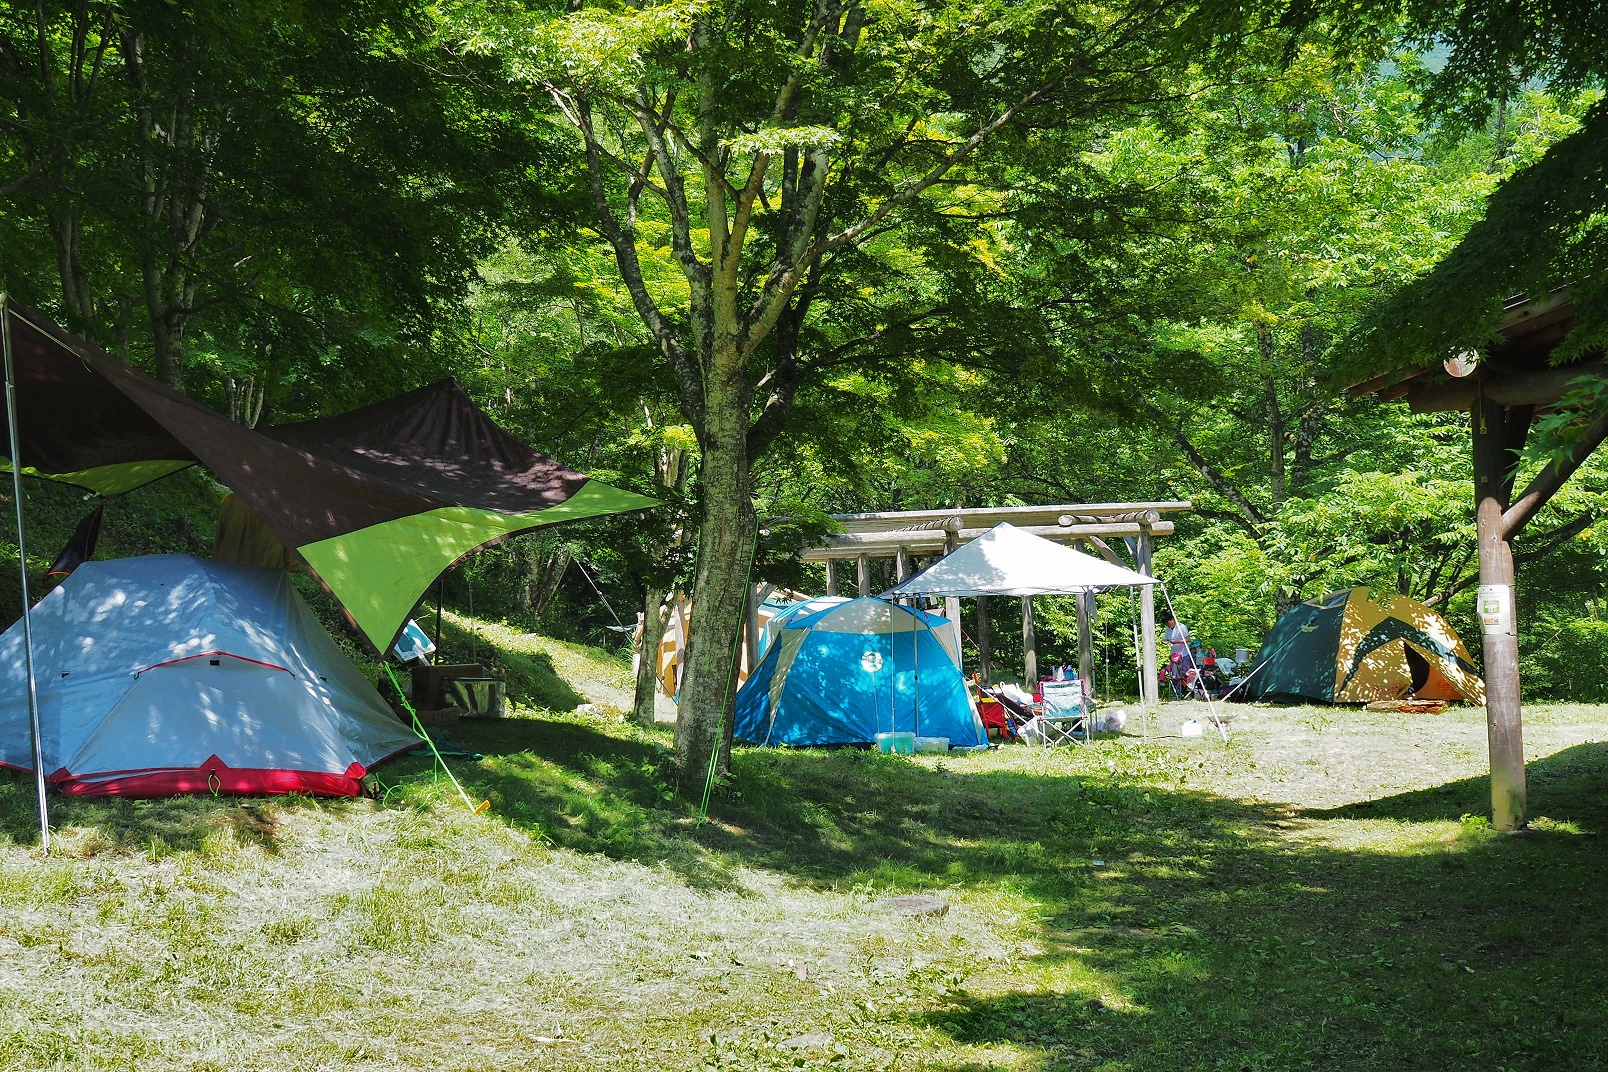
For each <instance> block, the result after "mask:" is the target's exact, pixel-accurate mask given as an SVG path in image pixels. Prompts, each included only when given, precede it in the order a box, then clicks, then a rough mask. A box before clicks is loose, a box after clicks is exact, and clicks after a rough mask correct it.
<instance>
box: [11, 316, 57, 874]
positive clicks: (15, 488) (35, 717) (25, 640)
mask: <svg viewBox="0 0 1608 1072" xmlns="http://www.w3.org/2000/svg"><path fill="white" fill-rule="evenodd" d="M0 349H4V351H5V366H6V431H7V433H8V434H9V435H10V437H11V494H12V505H13V506H15V507H16V511H15V512H16V515H17V573H18V576H19V577H20V579H21V582H22V653H23V654H22V661H23V666H24V667H25V668H26V670H27V674H28V732H29V734H30V735H31V736H32V738H33V742H32V743H33V768H34V790H35V792H36V793H37V794H38V796H39V847H40V848H41V849H42V850H43V851H44V854H45V855H46V856H49V855H50V805H49V804H48V803H46V801H45V752H44V743H43V741H42V740H41V739H40V735H39V690H38V685H37V683H36V681H35V680H34V660H33V621H32V617H31V614H30V607H29V600H28V546H27V544H26V542H25V541H24V539H23V532H22V465H21V464H20V463H19V461H18V460H17V450H18V441H19V439H20V438H21V437H20V436H19V435H18V434H17V382H16V381H17V377H16V370H15V368H14V367H13V363H12V360H11V299H10V298H9V297H8V296H6V295H4V294H0Z"/></svg>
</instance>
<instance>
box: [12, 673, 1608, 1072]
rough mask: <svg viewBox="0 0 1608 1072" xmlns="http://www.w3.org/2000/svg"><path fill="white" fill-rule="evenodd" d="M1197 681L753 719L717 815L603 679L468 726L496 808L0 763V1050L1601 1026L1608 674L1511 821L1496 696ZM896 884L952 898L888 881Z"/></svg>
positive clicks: (1057, 1038)
mask: <svg viewBox="0 0 1608 1072" xmlns="http://www.w3.org/2000/svg"><path fill="white" fill-rule="evenodd" d="M1191 713H1192V710H1191V708H1190V707H1189V705H1187V704H1180V705H1168V706H1167V707H1165V708H1164V709H1163V711H1162V713H1161V715H1160V716H1158V718H1157V719H1155V720H1154V721H1153V724H1152V729H1153V731H1154V735H1153V736H1152V738H1151V739H1149V740H1147V739H1145V738H1144V737H1143V736H1126V737H1118V738H1108V739H1105V740H1102V741H1099V742H1097V743H1096V744H1095V745H1093V746H1091V747H1088V748H1078V749H1072V750H1066V749H1062V750H1056V751H1053V752H1049V753H1044V752H1037V751H1033V750H1029V749H1023V748H1014V749H1003V750H1000V751H997V752H993V753H988V754H984V755H971V756H953V757H893V756H880V755H875V754H867V753H860V752H854V751H836V752H814V751H801V752H784V751H771V750H757V749H738V751H737V752H736V754H735V756H734V766H735V772H734V777H733V779H732V781H731V783H730V784H729V785H728V786H726V787H724V788H723V789H722V791H721V792H719V793H717V796H716V799H715V801H714V803H713V806H712V808H711V815H710V822H708V823H706V824H703V825H702V826H699V825H697V824H695V823H694V822H693V821H692V820H693V815H692V812H691V810H690V809H689V807H688V806H687V805H686V804H685V802H684V801H682V800H680V799H679V798H672V799H666V795H665V788H666V786H667V785H668V784H669V783H670V782H671V781H672V780H673V766H672V765H671V763H672V758H671V753H670V741H669V737H668V734H667V733H666V732H665V731H664V730H659V729H654V730H641V729H638V728H635V727H632V726H629V725H625V724H623V723H621V722H619V721H618V720H617V719H616V718H615V717H614V716H613V715H612V714H608V713H606V712H605V713H604V714H603V715H601V716H599V717H587V716H584V715H564V716H556V717H554V716H538V715H537V714H536V713H535V712H533V711H531V710H530V709H528V708H525V707H523V706H521V707H518V708H516V710H515V717H511V718H508V719H504V720H501V721H493V722H484V723H464V724H461V725H459V726H454V727H449V728H448V729H447V730H446V732H445V733H444V734H443V736H444V737H446V738H448V742H447V743H449V744H459V745H463V746H464V750H466V751H471V752H478V753H482V754H484V756H485V758H484V759H483V760H480V761H474V760H472V759H467V758H449V759H448V762H449V763H452V764H453V765H454V766H453V769H454V771H455V772H456V773H457V774H458V776H459V777H460V779H462V780H463V781H464V784H465V787H466V788H467V789H468V790H469V792H470V794H471V795H472V796H474V797H476V799H489V800H491V801H492V808H491V811H490V813H489V814H485V815H472V814H469V813H468V812H467V811H466V810H465V809H464V808H463V806H462V802H461V801H460V800H458V799H457V797H456V794H455V793H454V792H453V791H452V789H451V787H450V785H448V784H447V783H446V782H445V780H439V781H438V780H437V779H435V778H433V777H432V774H431V762H432V761H430V760H427V759H420V758H408V759H405V760H402V761H398V762H396V763H393V764H388V765H387V766H386V767H383V768H381V769H380V770H379V771H378V772H376V776H375V777H376V781H379V782H383V784H384V789H382V791H381V794H380V795H379V797H378V798H377V799H369V800H353V801H320V802H314V801H309V800H305V799H295V798H288V799H282V800H273V801H231V800H214V799H211V798H192V799H185V800H173V801H151V802H130V801H98V802H92V801H77V800H59V801H58V803H59V805H60V806H59V809H58V817H59V819H60V820H61V823H62V825H61V826H60V827H59V828H58V829H60V830H62V831H64V836H63V837H62V838H61V839H60V840H61V841H62V842H64V847H67V848H68V849H69V851H68V852H66V853H63V854H62V855H59V856H56V857H52V858H51V859H48V860H46V859H42V858H40V857H39V856H38V855H37V852H36V850H35V849H34V848H33V842H32V841H31V839H30V833H29V822H30V820H31V817H32V812H31V809H32V800H31V795H30V793H29V792H28V790H30V789H31V784H30V783H28V782H27V781H26V779H24V778H21V777H17V776H14V775H10V774H7V775H3V776H0V835H3V836H4V837H5V838H6V839H8V840H7V841H6V843H5V845H4V847H3V848H0V995H3V996H4V997H5V1001H4V1002H0V1070H10V1069H19V1070H20V1069H30V1070H31V1069H34V1068H88V1069H101V1068H121V1069H130V1068H133V1069H168V1068H177V1069H187V1070H195V1069H206V1068H220V1069H221V1068H230V1069H237V1068H252V1069H263V1070H267V1072H275V1070H290V1069H295V1070H297V1072H301V1070H303V1069H320V1068H328V1069H381V1068H384V1069H390V1068H398V1067H406V1068H419V1069H426V1068H428V1069H452V1070H460V1072H461V1070H469V1069H493V1068H495V1069H518V1068H543V1069H548V1068H556V1069H582V1068H586V1069H594V1068H607V1069H701V1068H729V1069H782V1068H832V1069H852V1070H868V1072H869V1070H877V1072H884V1070H887V1069H891V1068H898V1069H904V1070H908V1069H934V1070H937V1069H943V1070H962V1069H966V1070H979V1069H985V1068H986V1069H1007V1068H1014V1069H1023V1070H1049V1069H1062V1068H1078V1069H1084V1068H1088V1069H1110V1070H1118V1069H1122V1070H1137V1069H1219V1068H1235V1069H1286V1068H1305V1067H1316V1068H1336V1069H1359V1070H1363V1069H1370V1070H1371V1069H1395V1068H1406V1067H1421V1068H1451V1067H1490V1068H1498V1067H1501V1068H1509V1069H1545V1068H1584V1067H1593V1066H1595V1065H1600V1064H1603V1063H1608V1044H1605V1042H1604V1038H1603V1035H1602V1032H1601V1030H1600V1023H1601V1018H1602V1012H1603V1009H1602V1002H1603V999H1602V994H1603V993H1604V992H1605V991H1608V969H1604V968H1601V967H1600V966H1599V965H1600V961H1601V957H1600V950H1601V949H1602V948H1603V947H1604V942H1605V940H1608V922H1605V921H1608V883H1605V882H1604V881H1603V880H1604V878H1605V877H1608V876H1605V874H1604V871H1605V864H1604V862H1603V859H1602V853H1601V851H1600V842H1599V840H1598V839H1597V837H1596V836H1595V835H1596V833H1597V832H1598V831H1600V830H1602V829H1603V827H1604V820H1605V818H1608V794H1605V793H1604V790H1605V789H1608V773H1605V772H1608V744H1605V743H1604V741H1605V739H1608V722H1605V721H1604V720H1603V719H1602V715H1603V713H1604V712H1603V711H1602V709H1593V708H1562V707H1554V708H1551V709H1549V710H1548V711H1547V712H1546V713H1545V714H1544V716H1542V717H1538V718H1537V719H1536V721H1535V724H1534V726H1533V727H1528V729H1530V732H1529V733H1527V744H1528V746H1529V747H1530V748H1531V749H1532V757H1533V762H1532V766H1531V785H1532V801H1533V803H1534V806H1535V810H1536V812H1537V814H1539V815H1544V816H1546V817H1547V818H1545V819H1537V820H1536V821H1535V822H1534V823H1533V824H1532V828H1531V830H1530V831H1529V832H1528V833H1526V834H1523V835H1518V836H1515V835H1507V834H1500V833H1497V832H1495V831H1492V830H1491V829H1490V828H1489V824H1488V823H1486V822H1483V820H1482V818H1481V817H1482V816H1483V815H1484V814H1485V807H1486V802H1485V799H1484V797H1485V794H1486V787H1485V783H1484V779H1483V777H1482V776H1481V774H1480V773H1479V772H1480V766H1481V762H1482V759H1483V751H1482V742H1483V733H1484V729H1483V724H1482V721H1481V719H1480V716H1479V714H1478V713H1477V712H1469V711H1461V710H1456V709H1454V710H1452V711H1449V712H1447V713H1445V714H1443V715H1438V716H1433V717H1432V718H1427V719H1418V720H1416V721H1415V720H1413V719H1411V718H1408V717H1405V716H1395V715H1372V714H1363V713H1357V712H1351V711H1338V710H1325V711H1321V712H1318V711H1312V710H1301V709H1296V710H1279V709H1272V708H1247V709H1240V710H1237V711H1236V712H1235V715H1236V718H1235V735H1234V737H1233V739H1232V740H1231V742H1230V743H1229V744H1228V745H1227V746H1224V745H1222V744H1221V743H1220V742H1216V741H1212V740H1206V741H1184V740H1183V739H1181V738H1178V737H1176V736H1172V735H1166V736H1164V735H1163V733H1164V732H1165V731H1167V730H1168V724H1170V723H1171V722H1173V721H1175V720H1181V719H1182V718H1184V717H1188V716H1189V715H1190V714H1191ZM1172 729H1173V730H1176V727H1175V726H1173V727H1172ZM1538 876H1544V882H1543V881H1540V880H1539V879H1538ZM903 893H927V894H936V895H937V896H940V897H942V898H943V899H944V900H945V901H947V902H948V903H950V905H951V906H952V907H951V909H950V911H949V913H948V914H947V915H945V916H943V917H939V918H932V919H927V918H923V919H919V920H909V919H904V918H901V917H895V916H892V915H890V914H888V913H886V912H884V911H879V910H878V909H877V907H876V906H877V904H878V902H879V901H881V900H882V899H884V898H886V897H888V896H890V895H893V894H903ZM1538 920H1544V925H1538V923H1537V921H1538Z"/></svg>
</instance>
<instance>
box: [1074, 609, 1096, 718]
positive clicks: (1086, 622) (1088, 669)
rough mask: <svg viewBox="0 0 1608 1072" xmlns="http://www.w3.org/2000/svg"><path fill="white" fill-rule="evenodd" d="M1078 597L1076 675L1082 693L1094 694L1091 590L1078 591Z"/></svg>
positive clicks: (1086, 694)
mask: <svg viewBox="0 0 1608 1072" xmlns="http://www.w3.org/2000/svg"><path fill="white" fill-rule="evenodd" d="M1077 599H1078V677H1080V678H1082V679H1083V694H1084V695H1085V696H1093V695H1094V634H1093V632H1092V627H1093V624H1092V623H1093V620H1094V614H1093V610H1094V607H1093V604H1094V593H1093V592H1079V593H1078V595H1077Z"/></svg>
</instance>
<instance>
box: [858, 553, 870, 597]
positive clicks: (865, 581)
mask: <svg viewBox="0 0 1608 1072" xmlns="http://www.w3.org/2000/svg"><path fill="white" fill-rule="evenodd" d="M854 579H855V582H856V583H857V584H858V585H859V586H860V598H862V599H864V598H865V597H866V596H868V595H870V594H871V556H870V555H861V556H860V557H859V558H856V559H855V560H854Z"/></svg>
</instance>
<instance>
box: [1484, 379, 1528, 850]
mask: <svg viewBox="0 0 1608 1072" xmlns="http://www.w3.org/2000/svg"><path fill="white" fill-rule="evenodd" d="M1533 413H1534V409H1533V407H1528V406H1524V407H1514V408H1513V409H1511V410H1510V409H1508V408H1507V407H1505V406H1503V405H1502V404H1501V403H1500V402H1498V401H1495V400H1494V399H1491V398H1489V397H1485V396H1481V397H1480V398H1479V399H1478V400H1477V401H1476V402H1475V404H1474V406H1473V407H1472V409H1471V410H1470V414H1469V416H1470V423H1471V424H1472V426H1473V439H1474V444H1473V445H1474V515H1475V522H1476V529H1477V532H1478V541H1479V557H1480V588H1479V612H1480V620H1481V631H1482V633H1483V641H1484V643H1483V648H1484V656H1485V660H1484V661H1485V731H1486V740H1487V743H1488V745H1489V748H1490V756H1491V825H1493V826H1495V827H1496V828H1497V829H1499V830H1517V829H1520V828H1522V827H1523V826H1524V823H1525V784H1524V782H1525V779H1524V721H1523V714H1522V711H1521V708H1520V703H1519V638H1518V629H1517V627H1516V622H1515V605H1514V594H1515V593H1514V583H1513V579H1514V578H1513V545H1512V544H1511V542H1510V541H1509V538H1508V535H1507V532H1506V527H1505V525H1504V523H1503V518H1502V515H1503V513H1504V512H1505V511H1506V510H1507V507H1508V501H1509V500H1510V499H1511V498H1512V495H1513V477H1514V471H1515V469H1516V468H1517V463H1518V458H1517V454H1516V453H1515V452H1516V451H1517V450H1519V449H1521V448H1522V447H1523V446H1524V440H1525V436H1526V433H1527V432H1528V431H1529V426H1530V419H1531V416H1532V414H1533Z"/></svg>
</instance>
